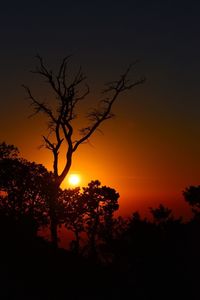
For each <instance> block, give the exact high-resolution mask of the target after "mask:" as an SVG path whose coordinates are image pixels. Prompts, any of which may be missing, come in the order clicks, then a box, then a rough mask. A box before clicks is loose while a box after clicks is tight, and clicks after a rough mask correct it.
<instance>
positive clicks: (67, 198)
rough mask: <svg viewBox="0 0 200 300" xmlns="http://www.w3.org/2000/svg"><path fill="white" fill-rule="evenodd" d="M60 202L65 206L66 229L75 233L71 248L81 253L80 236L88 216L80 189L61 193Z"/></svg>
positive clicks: (64, 219) (64, 221)
mask: <svg viewBox="0 0 200 300" xmlns="http://www.w3.org/2000/svg"><path fill="white" fill-rule="evenodd" d="M59 201H61V203H62V204H63V211H62V212H61V214H63V215H64V218H63V223H64V224H65V227H66V228H67V229H69V230H71V231H72V232H73V233H74V236H75V241H72V243H71V248H72V249H73V251H74V252H76V253H77V254H79V252H80V240H81V237H80V234H81V233H82V232H83V231H84V228H85V224H84V218H85V214H86V203H85V202H84V201H83V197H82V193H81V192H80V188H75V189H68V190H64V191H62V192H61V193H60V196H59ZM61 218H62V217H61Z"/></svg>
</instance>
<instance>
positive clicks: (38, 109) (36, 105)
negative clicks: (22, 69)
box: [22, 85, 56, 122]
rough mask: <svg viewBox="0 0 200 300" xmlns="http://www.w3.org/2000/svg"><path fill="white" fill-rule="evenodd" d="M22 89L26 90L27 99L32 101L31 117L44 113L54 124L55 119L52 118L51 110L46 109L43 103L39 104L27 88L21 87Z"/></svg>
mask: <svg viewBox="0 0 200 300" xmlns="http://www.w3.org/2000/svg"><path fill="white" fill-rule="evenodd" d="M22 87H23V88H24V89H25V90H26V93H27V95H28V98H29V99H30V100H31V101H32V105H33V106H34V110H35V113H34V114H33V115H35V114H37V113H39V112H44V113H45V114H46V115H47V116H48V117H49V118H50V119H51V120H52V121H53V122H56V118H55V117H54V115H53V112H52V110H51V109H50V108H49V107H47V105H46V104H45V103H41V102H39V101H38V100H37V99H36V98H34V97H33V95H32V93H31V91H30V89H29V88H28V87H27V86H25V85H22Z"/></svg>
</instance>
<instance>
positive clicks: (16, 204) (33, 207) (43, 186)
mask: <svg viewBox="0 0 200 300" xmlns="http://www.w3.org/2000/svg"><path fill="white" fill-rule="evenodd" d="M18 155H19V151H18V149H17V148H16V147H14V146H13V145H6V144H5V143H2V144H0V191H1V195H0V213H1V215H4V216H7V217H9V218H11V219H12V220H13V221H15V222H16V224H19V223H23V222H25V223H26V226H28V225H27V224H28V223H29V225H30V226H31V224H32V229H34V230H35V233H36V232H37V230H38V229H39V227H41V226H44V225H47V224H48V223H49V207H50V203H49V201H50V195H49V191H50V190H51V182H52V181H51V175H50V174H49V173H48V171H47V170H46V169H45V168H44V167H43V166H42V165H38V164H36V163H33V162H28V161H26V160H25V159H22V158H20V157H19V156H18ZM24 226H25V225H24Z"/></svg>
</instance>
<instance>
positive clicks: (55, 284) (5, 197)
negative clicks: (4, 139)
mask: <svg viewBox="0 0 200 300" xmlns="http://www.w3.org/2000/svg"><path fill="white" fill-rule="evenodd" d="M52 189H53V181H52V176H51V173H50V172H48V171H47V170H46V169H45V168H44V167H43V166H42V165H38V164H36V163H32V162H28V161H26V160H25V159H22V158H21V157H20V156H19V151H18V150H17V148H16V147H14V146H12V145H7V144H5V143H1V144H0V191H1V194H0V259H1V270H0V282H1V289H0V293H1V299H18V298H19V299H68V298H69V299H127V298H128V299H181V298H183V297H186V298H187V299H199V288H198V281H199V275H198V274H199V267H200V259H199V254H200V215H199V214H200V186H190V187H187V188H186V189H185V191H184V192H183V195H184V198H185V201H187V202H188V204H189V205H190V206H191V209H192V212H193V217H192V219H191V220H190V221H188V222H184V221H183V219H182V218H181V217H180V218H175V217H174V215H173V212H172V210H171V209H169V208H167V207H165V206H164V205H162V204H160V206H159V207H156V208H152V207H151V208H150V213H151V216H152V218H151V219H146V218H142V217H141V215H140V214H139V212H133V213H132V214H131V215H130V217H129V218H123V217H118V218H115V217H114V212H115V211H116V210H117V209H118V207H119V205H118V199H119V194H118V193H117V192H116V191H115V190H114V189H112V188H110V187H107V186H101V184H100V182H99V181H97V180H96V181H92V182H90V183H89V184H88V186H87V187H85V188H83V189H82V190H81V189H80V188H75V189H69V190H61V189H60V190H59V201H58V204H57V207H56V217H57V221H58V224H59V225H60V226H62V227H63V226H65V227H66V229H67V230H71V231H72V232H73V234H74V238H73V240H72V241H71V244H70V249H68V250H65V249H55V248H54V247H53V246H52V244H51V242H48V241H46V240H45V239H43V238H41V237H39V236H38V232H39V230H41V229H42V228H43V229H45V228H48V227H49V226H50V219H51V216H50V214H51V192H52Z"/></svg>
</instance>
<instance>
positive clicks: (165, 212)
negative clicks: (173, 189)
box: [149, 204, 173, 224]
mask: <svg viewBox="0 0 200 300" xmlns="http://www.w3.org/2000/svg"><path fill="white" fill-rule="evenodd" d="M149 209H150V213H151V214H152V216H153V219H154V222H155V223H156V224H163V223H166V222H167V221H169V220H171V219H173V216H172V210H171V209H170V208H168V207H165V206H164V205H163V204H160V205H159V207H158V208H152V207H150V208H149Z"/></svg>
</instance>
